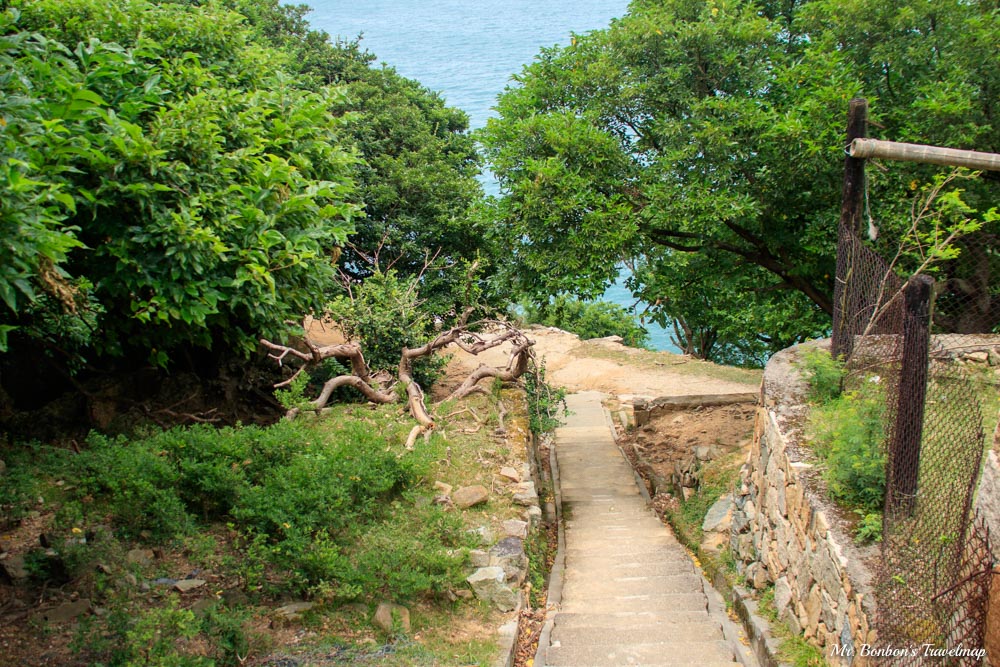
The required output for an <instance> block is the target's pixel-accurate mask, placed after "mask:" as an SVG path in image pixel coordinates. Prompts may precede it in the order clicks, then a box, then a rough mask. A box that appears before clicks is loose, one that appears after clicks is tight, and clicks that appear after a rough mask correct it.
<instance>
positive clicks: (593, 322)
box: [520, 294, 649, 347]
mask: <svg viewBox="0 0 1000 667" xmlns="http://www.w3.org/2000/svg"><path fill="white" fill-rule="evenodd" d="M520 309H521V311H522V317H523V319H524V321H525V322H527V323H528V324H542V325H544V326H547V327H558V328H560V329H564V330H565V331H570V332H572V333H575V334H576V335H578V336H579V337H580V338H582V339H584V340H587V339H590V338H604V337H605V336H621V337H622V339H624V341H625V344H626V345H630V346H632V347H645V346H646V344H647V343H648V342H649V332H648V331H646V330H645V329H644V328H643V327H642V326H640V325H639V324H638V323H636V321H635V317H634V316H633V315H632V314H631V313H630V312H629V311H628V310H626V309H625V308H623V307H622V306H620V305H618V304H616V303H610V302H608V301H581V300H579V299H577V298H574V297H570V296H567V295H565V294H561V295H559V296H557V297H554V298H553V299H552V300H551V301H550V302H549V303H543V304H535V303H522V304H521V305H520Z"/></svg>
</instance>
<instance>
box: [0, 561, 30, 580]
mask: <svg viewBox="0 0 1000 667" xmlns="http://www.w3.org/2000/svg"><path fill="white" fill-rule="evenodd" d="M0 570H3V573H4V574H5V575H6V577H7V578H8V579H10V581H11V583H15V584H16V583H18V582H21V581H24V580H26V579H27V578H28V577H29V576H30V573H29V572H28V569H27V568H26V567H25V566H24V556H8V557H7V558H4V559H3V560H0Z"/></svg>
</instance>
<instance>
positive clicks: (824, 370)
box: [798, 347, 844, 403]
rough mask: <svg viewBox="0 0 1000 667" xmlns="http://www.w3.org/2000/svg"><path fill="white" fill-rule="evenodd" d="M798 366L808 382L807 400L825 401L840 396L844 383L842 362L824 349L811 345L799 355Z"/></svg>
mask: <svg viewBox="0 0 1000 667" xmlns="http://www.w3.org/2000/svg"><path fill="white" fill-rule="evenodd" d="M798 366H799V368H800V369H801V370H802V373H803V375H805V378H806V381H807V382H808V383H809V400H810V401H812V402H813V403H826V402H827V401H832V400H833V399H835V398H837V397H838V396H840V393H841V391H842V390H843V384H844V362H843V361H841V360H840V359H835V358H834V357H833V356H832V355H831V354H830V353H829V352H827V351H826V350H821V349H819V348H815V347H811V348H805V349H804V350H802V352H801V354H800V355H799V362H798Z"/></svg>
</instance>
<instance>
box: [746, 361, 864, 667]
mask: <svg viewBox="0 0 1000 667" xmlns="http://www.w3.org/2000/svg"><path fill="white" fill-rule="evenodd" d="M797 349H798V348H791V349H789V350H785V351H784V352H781V353H779V355H776V357H775V359H773V360H772V362H771V363H769V364H768V368H767V369H765V376H764V383H763V388H762V396H761V407H759V408H758V411H757V418H756V424H755V429H754V437H753V444H752V445H751V450H750V456H749V460H748V462H747V464H746V465H745V466H744V469H743V476H742V480H741V486H740V488H739V489H738V490H737V493H736V494H735V497H734V505H735V507H734V513H733V520H732V528H731V531H732V532H731V535H730V540H731V545H732V548H733V552H734V554H735V556H736V560H737V568H738V570H739V571H740V573H741V574H742V575H744V576H745V577H746V580H747V582H748V583H749V584H751V585H752V586H753V587H754V588H756V589H758V590H762V589H766V588H767V587H769V586H773V587H774V604H775V608H776V609H777V612H778V616H779V618H780V619H781V620H782V621H784V622H785V623H787V624H788V625H789V626H790V628H791V629H792V630H793V631H794V632H796V633H802V634H803V635H804V636H805V637H806V639H808V640H809V641H811V642H812V643H814V644H815V645H818V646H819V647H821V648H822V649H823V652H824V654H826V655H827V656H828V660H829V662H830V663H831V664H834V665H838V664H845V665H846V664H853V665H865V664H867V660H866V658H865V656H864V655H863V653H864V650H863V646H864V645H865V644H869V645H871V644H873V643H874V640H875V632H874V630H873V629H872V619H873V615H874V599H873V597H872V594H871V591H870V589H869V588H868V586H867V582H868V581H869V580H870V574H869V573H868V571H867V568H866V567H865V565H864V563H863V560H864V559H863V557H861V554H859V553H857V550H856V549H855V548H854V545H853V544H852V543H851V541H850V539H849V538H848V537H846V536H845V535H844V534H843V533H842V532H841V531H840V530H838V529H837V528H836V527H834V526H832V525H831V519H830V516H831V509H832V508H830V507H829V506H828V505H826V504H825V503H824V502H823V501H822V500H821V499H820V497H819V496H818V495H817V492H816V491H817V489H816V487H817V486H818V485H819V484H820V481H819V480H818V478H817V475H816V470H815V468H814V466H813V465H812V464H811V463H810V462H808V461H804V460H802V456H801V452H800V451H799V449H798V447H797V444H796V439H797V437H798V432H797V425H798V424H799V423H800V419H797V417H798V418H800V417H801V416H802V410H800V409H799V408H800V407H801V406H802V404H803V401H802V400H801V394H802V392H801V391H798V389H800V388H799V387H796V386H795V385H796V384H798V383H801V380H800V379H799V378H798V376H797V373H796V372H795V370H794V363H793V361H794V358H795V356H796V354H797Z"/></svg>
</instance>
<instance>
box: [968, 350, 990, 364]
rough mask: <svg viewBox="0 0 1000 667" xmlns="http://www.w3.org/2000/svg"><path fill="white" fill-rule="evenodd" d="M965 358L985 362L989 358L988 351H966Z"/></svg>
mask: <svg viewBox="0 0 1000 667" xmlns="http://www.w3.org/2000/svg"><path fill="white" fill-rule="evenodd" d="M965 358H966V359H967V360H969V361H974V362H976V363H980V364H985V363H987V362H988V361H989V360H990V353H989V352H967V353H966V354H965Z"/></svg>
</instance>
